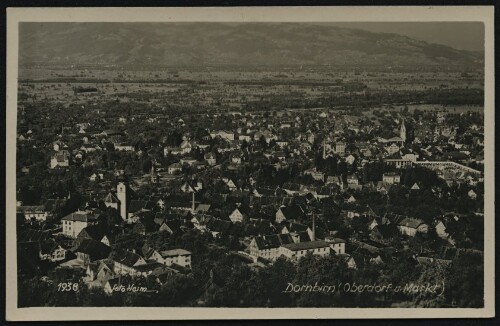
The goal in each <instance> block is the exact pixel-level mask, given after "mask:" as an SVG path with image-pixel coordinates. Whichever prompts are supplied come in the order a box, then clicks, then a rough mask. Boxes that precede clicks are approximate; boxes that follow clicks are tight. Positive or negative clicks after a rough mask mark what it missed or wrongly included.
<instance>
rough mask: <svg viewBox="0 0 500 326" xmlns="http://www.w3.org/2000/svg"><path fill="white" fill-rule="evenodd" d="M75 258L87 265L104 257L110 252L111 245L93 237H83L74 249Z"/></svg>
mask: <svg viewBox="0 0 500 326" xmlns="http://www.w3.org/2000/svg"><path fill="white" fill-rule="evenodd" d="M74 252H75V253H76V257H77V259H78V260H79V261H80V262H82V263H83V265H84V266H87V265H88V264H90V263H91V262H94V261H96V260H101V259H106V258H108V256H109V254H110V253H111V247H109V246H107V245H105V244H104V243H102V242H100V241H96V240H93V239H83V240H82V241H81V242H80V244H79V246H78V248H76V249H75V251H74Z"/></svg>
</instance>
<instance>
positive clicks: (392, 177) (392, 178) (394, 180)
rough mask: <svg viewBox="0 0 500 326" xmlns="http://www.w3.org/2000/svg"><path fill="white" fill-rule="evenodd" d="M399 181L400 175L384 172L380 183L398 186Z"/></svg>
mask: <svg viewBox="0 0 500 326" xmlns="http://www.w3.org/2000/svg"><path fill="white" fill-rule="evenodd" d="M400 180H401V177H400V175H399V174H397V173H394V172H386V173H384V174H383V175H382V182H383V183H385V184H390V185H392V184H398V183H399V182H400Z"/></svg>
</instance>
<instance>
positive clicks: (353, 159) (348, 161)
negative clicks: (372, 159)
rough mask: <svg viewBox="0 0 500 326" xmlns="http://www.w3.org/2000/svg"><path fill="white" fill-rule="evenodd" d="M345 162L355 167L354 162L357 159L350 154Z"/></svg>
mask: <svg viewBox="0 0 500 326" xmlns="http://www.w3.org/2000/svg"><path fill="white" fill-rule="evenodd" d="M345 161H346V163H347V164H349V165H353V164H354V161H356V158H355V157H354V156H353V155H351V154H349V155H347V156H346V158H345Z"/></svg>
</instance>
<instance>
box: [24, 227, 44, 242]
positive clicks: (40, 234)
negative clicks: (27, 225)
mask: <svg viewBox="0 0 500 326" xmlns="http://www.w3.org/2000/svg"><path fill="white" fill-rule="evenodd" d="M49 238H50V231H49V230H45V231H40V230H32V229H28V230H25V231H22V232H20V233H19V234H18V236H17V241H18V242H38V241H45V240H47V239H49Z"/></svg>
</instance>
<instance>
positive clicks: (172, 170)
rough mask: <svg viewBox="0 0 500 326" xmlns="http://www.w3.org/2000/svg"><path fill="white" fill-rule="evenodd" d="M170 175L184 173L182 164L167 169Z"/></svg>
mask: <svg viewBox="0 0 500 326" xmlns="http://www.w3.org/2000/svg"><path fill="white" fill-rule="evenodd" d="M167 171H168V174H170V175H174V174H177V173H180V172H181V171H182V165H181V164H180V163H172V164H170V165H169V166H168V168H167Z"/></svg>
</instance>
